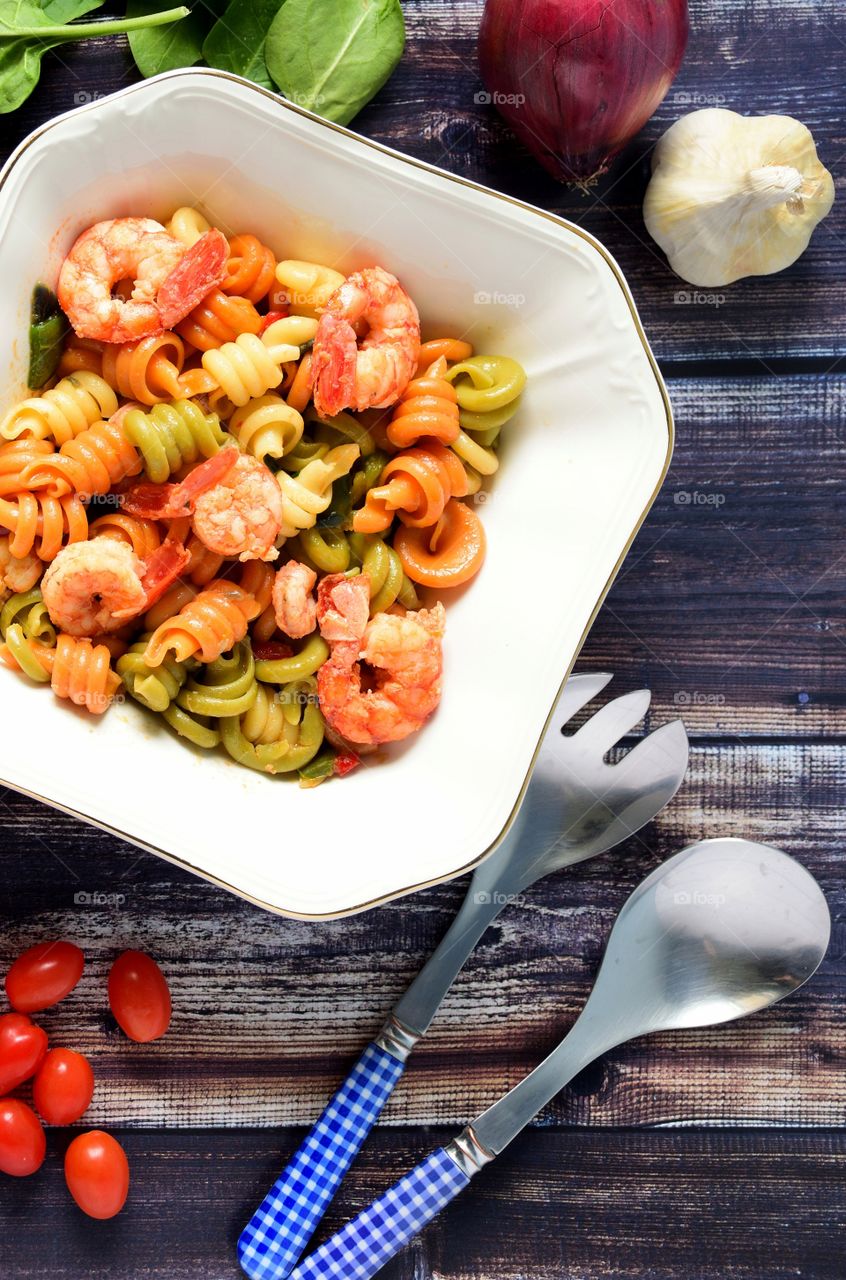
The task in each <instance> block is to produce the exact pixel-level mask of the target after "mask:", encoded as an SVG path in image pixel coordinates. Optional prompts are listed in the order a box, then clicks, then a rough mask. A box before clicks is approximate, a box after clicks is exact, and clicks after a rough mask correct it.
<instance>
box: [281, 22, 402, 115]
mask: <svg viewBox="0 0 846 1280" xmlns="http://www.w3.org/2000/svg"><path fill="white" fill-rule="evenodd" d="M404 44H405V24H404V23H403V18H402V9H401V8H400V4H399V0H321V3H320V4H315V3H314V0H285V3H284V4H283V5H282V8H281V9H280V10H279V13H278V14H277V16H276V18H275V19H274V20H273V23H272V24H271V27H270V31H269V32H268V34H267V41H266V44H265V51H264V52H265V61H266V62H267V69H268V71H269V72H270V74H271V76H272V77H273V79H274V81H275V82H276V84H277V85H278V86H279V88H280V89H281V90H282V92H283V93H284V94H285V96H286V97H287V98H290V100H291V101H292V102H295V103H296V104H297V105H298V106H301V107H308V108H309V110H311V111H316V112H317V114H318V115H321V116H325V117H326V119H327V120H336V121H337V122H338V123H339V124H347V123H348V122H349V121H350V120H352V118H353V116H354V115H356V114H357V113H358V112H359V111H360V110H361V108H362V107H363V106H364V105H365V103H367V102H369V101H370V99H371V98H372V97H373V95H374V94H375V93H376V92H377V91H378V90H379V89H381V87H382V85H383V84H384V83H385V81H386V80H387V79H388V76H389V75H390V74H391V72H392V71H393V69H394V67H395V66H396V65H397V63H398V62H399V60H400V57H401V56H402V50H403V45H404Z"/></svg>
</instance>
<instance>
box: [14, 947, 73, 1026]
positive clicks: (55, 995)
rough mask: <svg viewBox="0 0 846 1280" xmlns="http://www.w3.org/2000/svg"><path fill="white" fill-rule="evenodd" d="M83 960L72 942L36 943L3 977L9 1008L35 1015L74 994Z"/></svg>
mask: <svg viewBox="0 0 846 1280" xmlns="http://www.w3.org/2000/svg"><path fill="white" fill-rule="evenodd" d="M84 968H85V957H84V956H83V954H82V952H81V951H80V949H79V947H75V946H74V944H73V943H72V942H39V943H36V945H35V946H34V947H30V948H29V950H28V951H25V952H24V953H23V955H20V956H18V958H17V960H16V961H15V963H14V964H13V965H12V967H11V969H10V970H9V972H8V973H7V974H6V995H7V996H8V997H9V1004H10V1005H11V1006H12V1008H13V1009H17V1010H18V1012H19V1013H37V1012H38V1011H39V1010H40V1009H47V1008H49V1007H50V1005H51V1004H58V1002H59V1001H60V1000H64V998H65V996H66V995H68V993H69V992H71V991H73V989H74V987H75V986H76V984H77V983H78V982H79V979H80V978H81V977H82V970H83V969H84Z"/></svg>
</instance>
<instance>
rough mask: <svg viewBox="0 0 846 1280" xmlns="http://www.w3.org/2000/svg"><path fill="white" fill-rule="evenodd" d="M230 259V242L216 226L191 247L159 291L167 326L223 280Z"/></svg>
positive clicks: (163, 320) (164, 320)
mask: <svg viewBox="0 0 846 1280" xmlns="http://www.w3.org/2000/svg"><path fill="white" fill-rule="evenodd" d="M228 260H229V244H228V242H227V240H226V236H225V235H224V234H223V232H222V231H218V230H217V228H216V227H214V228H212V230H211V231H207V232H206V233H205V235H204V236H201V237H200V239H199V240H198V241H197V243H196V244H194V245H192V246H191V248H190V249H188V250H187V252H186V253H185V254H184V256H183V257H182V258H181V260H180V261H179V262H178V263H177V264H176V266H175V267H174V268H173V270H172V271H171V273H170V275H169V276H168V277H167V278H166V279H165V280H164V281H163V282H162V284H161V286H160V288H159V291H158V293H157V295H156V306H157V307H158V310H159V317H160V319H161V322H162V325H163V327H164V328H165V329H172V328H173V326H174V325H175V324H178V323H179V321H180V320H184V319H185V317H186V316H187V314H188V312H189V311H192V310H193V309H194V307H196V306H197V304H198V303H199V302H202V300H203V298H204V297H205V296H206V294H207V293H209V292H210V290H212V289H214V288H215V287H216V286H217V285H219V284H220V282H221V281H222V280H223V278H224V276H225V275H226V263H227V261H228Z"/></svg>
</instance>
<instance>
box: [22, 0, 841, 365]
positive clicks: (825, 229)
mask: <svg viewBox="0 0 846 1280" xmlns="http://www.w3.org/2000/svg"><path fill="white" fill-rule="evenodd" d="M404 8H405V13H406V20H407V25H408V46H407V49H406V53H405V55H404V58H403V61H402V63H401V65H400V67H399V68H398V70H397V72H396V73H395V75H394V76H393V78H392V79H391V81H390V82H389V83H388V84H387V85H386V86H385V88H384V89H383V90H382V91H381V92H380V93H379V94H378V96H377V98H376V99H375V100H374V102H373V103H372V104H371V105H370V106H369V107H368V108H366V109H365V111H364V112H362V113H361V114H360V116H359V117H358V118H357V120H356V121H355V122H354V126H355V128H356V129H357V130H358V131H359V132H362V133H364V134H366V135H369V136H371V137H373V138H376V139H377V140H379V141H382V142H386V143H388V144H389V145H391V146H395V147H397V148H398V149H400V150H401V151H406V152H408V153H410V154H412V155H414V156H417V157H419V158H421V159H423V160H427V161H429V162H430V163H432V164H437V165H440V166H441V167H443V168H447V169H450V170H453V171H454V172H456V173H459V174H461V175H463V176H466V177H470V178H473V179H475V180H477V181H480V182H483V183H486V184H487V185H489V186H493V187H496V188H498V189H500V190H503V191H506V192H507V193H509V194H512V195H515V196H517V197H519V198H521V199H526V200H529V201H531V202H532V203H534V204H538V205H540V206H541V207H543V208H547V209H550V210H553V211H554V212H557V213H561V214H563V215H564V216H566V217H568V218H571V219H572V220H574V221H576V222H578V223H579V224H580V225H581V226H584V227H585V228H586V229H587V230H588V231H590V232H592V233H593V234H594V235H596V236H598V237H599V239H601V240H602V241H603V242H604V243H605V244H607V246H608V248H609V249H610V250H611V251H612V252H613V253H614V254H615V255H616V256H617V258H618V259H619V261H620V263H621V265H622V267H623V269H624V270H625V272H626V274H627V276H628V278H629V280H630V282H631V285H632V288H633V290H634V293H635V296H636V298H637V301H638V304H639V306H640V307H641V310H642V313H643V316H644V320H645V324H646V328H647V332H648V333H649V336H650V338H651V339H652V341H653V343H654V345H655V349H656V352H657V353H658V355H659V357H660V358H661V359H665V360H674V361H675V360H681V359H704V360H714V359H731V360H748V359H749V358H750V357H752V358H758V359H760V361H761V362H762V367H766V364H767V362H769V361H771V360H775V359H782V358H786V357H795V356H799V355H805V356H810V357H817V358H822V359H829V360H833V359H835V358H836V357H838V356H840V355H842V353H843V349H844V336H845V335H846V321H844V315H846V296H844V295H846V283H844V273H843V270H842V262H843V244H844V242H846V203H845V202H844V201H843V200H842V199H841V200H840V201H839V202H838V203H837V204H836V205H835V208H834V211H833V213H832V214H831V216H830V218H829V219H828V220H827V221H826V223H825V224H824V225H823V226H822V227H821V228H820V229H819V230H818V232H817V233H816V235H815V237H814V240H813V242H812V245H811V248H810V249H809V251H808V252H807V254H806V255H805V256H804V257H803V258H802V260H801V262H800V263H798V264H797V265H796V266H794V267H793V268H791V269H790V270H789V271H787V272H785V273H783V274H781V275H778V276H771V277H768V278H766V279H763V280H753V281H745V282H742V283H739V284H737V285H734V286H732V287H731V288H730V289H727V290H723V291H715V290H708V291H698V294H697V291H692V290H690V289H689V288H687V287H686V286H685V285H684V283H683V282H681V281H679V280H678V279H677V278H676V277H675V276H674V275H673V274H672V273H671V272H670V271H669V269H668V268H667V265H666V263H665V261H664V258H663V255H662V254H661V253H660V251H659V250H658V249H657V248H656V246H655V245H654V244H653V243H652V241H651V240H650V238H649V236H648V234H647V233H646V230H645V228H644V226H643V220H642V217H641V212H640V206H641V203H642V199H643V192H644V190H645V187H646V182H647V180H648V168H649V151H650V148H651V146H652V145H653V144H654V143H655V141H656V140H657V139H658V138H659V137H660V135H661V134H662V133H663V132H664V130H665V129H666V128H667V127H668V126H669V125H670V124H671V123H672V122H673V121H674V120H675V119H677V118H678V117H679V116H681V115H683V114H684V113H685V112H687V111H689V110H692V109H694V108H695V107H697V106H708V105H718V106H727V107H730V108H732V109H734V110H739V111H741V112H744V113H747V114H762V113H767V112H773V111H774V112H782V113H787V114H792V115H796V116H798V117H799V118H800V119H801V120H802V121H803V122H804V123H805V124H807V125H808V126H809V127H810V128H811V130H812V132H813V133H814V136H815V138H816V139H817V142H818V146H819V150H820V154H821V156H822V159H823V160H824V161H825V162H827V163H828V164H829V165H830V166H831V167H832V168H833V169H834V170H835V171H836V170H837V169H838V167H839V165H838V162H839V161H840V160H841V157H842V155H843V153H844V150H846V132H844V123H843V112H842V109H841V108H842V51H843V44H844V41H846V15H844V11H843V7H842V6H841V5H840V4H839V2H838V0H783V2H782V3H778V4H776V3H773V0H756V2H755V3H753V4H744V5H738V4H734V3H730V2H729V0H721V2H720V3H714V0H691V5H690V9H691V28H692V33H691V40H690V44H689V48H688V53H687V57H686V59H685V63H684V66H683V68H682V71H681V74H680V76H679V79H678V81H677V82H676V85H675V86H674V88H673V89H672V90H671V92H670V95H669V97H668V98H667V100H666V101H665V102H664V103H663V105H662V106H661V107H660V108H659V110H658V112H657V113H656V115H655V117H654V119H653V120H652V121H651V122H650V123H649V125H648V126H647V127H646V129H645V130H644V131H643V134H642V135H641V136H640V137H639V138H638V140H637V141H636V142H635V143H634V144H633V145H632V146H631V147H630V148H629V149H628V150H627V152H626V153H625V155H624V156H623V157H622V158H621V160H620V161H619V162H618V164H617V165H616V166H615V167H614V169H613V171H612V173H611V174H610V175H609V176H608V177H607V178H605V179H603V180H602V181H601V182H600V183H599V184H598V185H597V187H596V189H595V191H593V192H592V193H591V194H590V195H588V196H584V195H582V194H581V193H579V192H576V191H572V190H566V189H564V188H562V187H561V186H559V185H558V184H557V183H556V182H554V181H553V179H552V178H549V177H548V176H546V175H545V174H544V172H543V171H542V170H541V169H540V167H539V166H538V165H537V164H536V163H535V162H534V160H532V158H531V157H530V156H529V155H528V154H527V153H526V152H525V151H524V150H523V148H522V147H521V146H518V145H517V143H516V142H515V141H514V139H513V137H512V135H511V133H510V131H509V130H508V128H507V126H506V125H505V124H504V123H503V122H502V120H501V119H500V118H499V116H498V115H497V113H496V111H495V109H494V108H493V107H492V106H489V105H487V104H485V103H484V102H483V101H479V100H478V98H479V94H480V91H481V90H482V84H481V81H480V78H479V74H478V70H477V62H476V38H477V32H478V26H479V19H480V15H481V11H482V0H408V3H407V4H406V5H405V6H404ZM135 78H137V73H136V72H135V71H134V68H133V66H132V62H131V59H130V58H129V55H128V51H127V49H126V46H125V44H124V42H123V41H122V40H106V39H103V40H99V41H87V42H85V43H84V44H83V45H80V46H69V47H66V48H63V49H61V50H58V51H56V52H53V53H51V54H48V55H47V57H46V58H45V60H44V71H43V75H42V82H41V85H40V86H39V88H38V90H37V91H36V92H35V94H33V96H32V97H31V98H30V99H29V101H28V102H27V103H26V104H25V105H24V107H23V108H22V109H21V110H20V111H19V112H17V113H16V114H15V115H13V116H11V117H8V116H4V117H2V118H0V150H2V151H3V152H7V151H8V150H10V149H11V147H12V146H13V145H14V144H15V143H16V142H18V141H19V140H20V139H21V138H22V137H24V136H25V134H26V133H27V132H29V130H30V129H32V128H33V127H35V125H37V124H40V123H41V122H42V121H43V120H45V119H46V118H47V117H48V116H49V115H52V114H57V113H59V112H61V111H67V110H69V109H70V108H72V107H73V106H75V105H77V104H78V103H79V102H84V101H87V100H90V99H91V98H92V97H93V96H95V95H102V94H105V93H110V92H113V91H114V90H116V89H119V88H122V87H124V86H125V85H126V84H128V83H131V82H132V80H133V79H135ZM685 294H687V295H689V299H688V301H686V302H680V301H679V300H678V295H685Z"/></svg>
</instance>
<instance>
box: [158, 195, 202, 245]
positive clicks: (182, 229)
mask: <svg viewBox="0 0 846 1280" xmlns="http://www.w3.org/2000/svg"><path fill="white" fill-rule="evenodd" d="M165 230H167V231H169V232H170V234H171V235H172V236H175V237H176V239H177V240H179V241H180V242H181V243H182V244H184V245H185V246H186V248H188V249H190V248H191V247H192V246H193V245H195V244H196V243H197V241H198V240H199V239H201V237H202V236H204V235H205V234H206V232H207V231H211V225H210V223H209V222H208V221H207V219H206V218H204V217H203V215H202V214H201V213H200V211H199V209H194V208H192V207H191V206H190V205H182V206H181V208H179V209H177V210H176V212H175V213H174V215H173V217H172V218H171V219H170V220H169V221H168V222H166V223H165Z"/></svg>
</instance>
